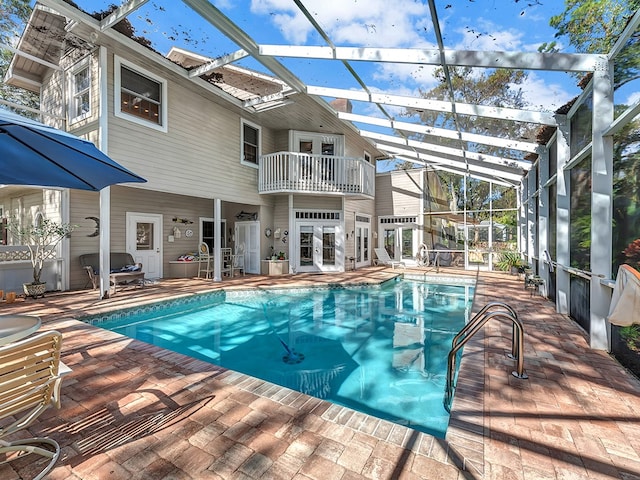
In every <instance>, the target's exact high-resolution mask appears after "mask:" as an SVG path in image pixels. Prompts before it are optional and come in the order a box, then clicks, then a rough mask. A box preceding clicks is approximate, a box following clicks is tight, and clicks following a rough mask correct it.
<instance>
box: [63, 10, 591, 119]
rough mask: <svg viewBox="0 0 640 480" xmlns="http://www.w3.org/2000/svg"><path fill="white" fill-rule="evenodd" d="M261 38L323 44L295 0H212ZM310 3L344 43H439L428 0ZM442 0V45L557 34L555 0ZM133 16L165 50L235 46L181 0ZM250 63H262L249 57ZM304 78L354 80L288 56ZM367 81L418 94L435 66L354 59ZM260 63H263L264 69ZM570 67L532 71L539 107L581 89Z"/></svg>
mask: <svg viewBox="0 0 640 480" xmlns="http://www.w3.org/2000/svg"><path fill="white" fill-rule="evenodd" d="M76 3H78V5H80V6H81V8H83V9H85V10H87V11H98V10H102V9H104V8H106V7H107V6H108V5H109V4H110V3H113V2H112V1H102V0H100V1H96V0H76ZM213 3H214V4H215V5H216V6H217V7H218V8H219V9H220V10H221V11H222V12H223V13H225V15H227V16H228V17H229V18H230V19H231V20H232V21H234V22H235V23H236V24H237V25H238V26H240V27H241V28H243V29H244V30H245V31H246V32H247V33H248V34H249V35H250V36H251V37H252V38H254V40H256V41H257V42H258V43H260V44H296V45H325V43H324V41H323V40H322V38H320V36H319V35H318V34H317V33H316V32H315V30H314V29H313V27H312V26H311V25H310V24H309V22H308V21H307V20H306V19H305V18H304V17H303V16H302V15H301V13H300V12H299V10H298V9H297V7H296V6H295V4H294V3H293V2H292V1H291V0H252V1H249V0H220V1H214V2H213ZM303 3H304V5H305V7H306V8H307V9H308V10H309V12H310V13H311V14H312V15H313V16H314V18H315V19H316V21H317V22H318V23H319V24H320V25H321V26H322V28H323V29H324V30H325V32H326V33H327V34H328V35H329V37H330V38H331V39H332V40H333V41H334V43H336V44H337V45H341V46H347V45H348V46H369V47H403V48H421V47H422V48H434V47H435V46H436V43H435V41H436V40H435V36H434V34H433V26H432V24H431V20H430V15H429V7H428V4H427V3H426V2H421V1H414V0H305V1H304V2H303ZM533 3H536V2H535V1H528V2H525V1H518V2H516V0H475V1H471V0H447V1H437V2H436V4H437V7H438V14H439V18H440V24H441V30H442V34H443V39H444V42H445V46H446V47H447V48H451V49H468V50H505V51H536V50H537V48H538V46H539V45H540V44H541V43H543V42H545V41H547V42H548V41H552V40H554V33H555V32H554V30H553V29H552V28H551V27H550V26H549V18H550V17H551V16H552V15H555V14H558V13H560V12H561V11H562V2H560V1H558V0H540V2H539V3H540V4H539V5H528V4H533ZM130 20H131V21H132V23H133V24H134V26H135V28H136V32H137V33H138V34H139V35H142V36H145V37H147V38H150V39H152V40H153V42H154V47H155V48H156V49H157V50H158V51H159V52H161V53H163V54H164V53H166V52H167V51H168V50H169V48H170V47H171V46H172V45H176V46H180V47H182V48H186V49H188V50H193V51H196V52H198V53H201V54H204V55H208V56H212V57H216V56H219V55H222V54H225V53H230V52H232V51H235V50H237V49H238V47H237V46H235V45H234V44H233V43H232V42H230V41H228V40H226V39H224V38H220V37H219V35H218V34H217V33H216V32H215V31H214V29H213V28H212V27H210V26H209V25H208V24H207V23H206V22H205V21H204V20H202V19H200V18H198V16H197V15H196V14H195V13H194V12H193V11H192V10H190V9H189V8H188V7H186V6H184V5H183V4H182V3H181V2H179V1H176V0H171V1H167V0H153V1H151V2H149V3H147V4H146V5H145V6H143V7H142V8H141V9H140V10H139V11H137V12H135V13H134V14H133V16H131V17H130ZM244 63H245V65H247V66H252V67H256V68H259V67H257V66H256V65H255V64H252V63H251V62H244ZM283 63H284V64H285V65H287V66H289V67H290V69H291V70H292V71H293V72H294V73H295V74H296V75H297V76H298V77H300V78H301V79H302V80H303V81H304V82H305V83H307V84H312V85H320V86H333V87H338V88H357V84H356V83H355V81H354V80H353V79H352V78H351V76H350V75H348V74H347V72H346V70H343V69H341V68H338V69H337V70H336V64H335V62H334V63H332V64H331V66H330V67H328V66H327V65H326V62H324V63H323V62H317V61H313V62H311V61H299V60H294V59H286V60H283ZM353 66H354V68H355V69H356V71H357V72H358V74H359V75H361V76H362V77H363V78H364V79H365V81H366V83H367V85H369V86H371V87H372V88H373V89H374V90H384V91H387V92H389V93H393V94H399V95H414V94H416V92H417V91H418V89H423V90H424V89H430V88H431V87H433V86H434V85H435V83H434V79H433V77H432V69H431V68H430V67H416V66H413V65H398V64H377V65H368V64H363V63H357V62H356V63H354V65H353ZM262 70H263V69H262ZM575 83H576V81H575V79H574V78H572V77H569V76H568V75H566V74H557V73H556V74H547V73H543V72H529V81H528V83H527V84H526V85H525V86H524V93H525V97H526V98H527V100H528V101H529V102H530V103H531V104H532V105H533V106H535V107H536V108H538V107H543V108H545V109H555V108H557V107H559V106H561V105H562V104H564V103H565V102H566V101H568V100H570V99H571V98H573V97H574V96H575V95H576V94H578V93H579V90H578V88H577V87H576V86H575Z"/></svg>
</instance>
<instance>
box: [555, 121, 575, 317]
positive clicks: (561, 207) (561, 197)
mask: <svg viewBox="0 0 640 480" xmlns="http://www.w3.org/2000/svg"><path fill="white" fill-rule="evenodd" d="M556 138H557V142H556V148H557V156H556V158H557V159H558V160H557V165H558V170H557V175H556V186H557V188H556V192H557V197H556V222H557V223H556V256H557V259H556V262H557V263H558V264H559V265H566V266H568V265H570V251H569V250H570V238H569V221H570V218H569V211H570V209H571V195H570V192H569V187H570V184H571V172H570V171H569V170H565V168H564V166H565V164H566V163H567V162H568V161H569V159H570V158H571V154H570V149H569V125H568V124H567V122H566V121H564V122H562V123H560V122H559V125H558V130H557V136H556ZM570 284H571V282H570V277H569V272H567V270H566V269H565V268H562V267H560V268H558V269H556V311H557V312H558V313H562V314H564V315H567V314H568V313H569V293H570V292H569V286H570Z"/></svg>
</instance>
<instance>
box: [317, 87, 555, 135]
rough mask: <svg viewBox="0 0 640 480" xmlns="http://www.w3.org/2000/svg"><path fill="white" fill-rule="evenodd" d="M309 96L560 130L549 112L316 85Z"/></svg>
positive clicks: (553, 115)
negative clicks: (454, 112)
mask: <svg viewBox="0 0 640 480" xmlns="http://www.w3.org/2000/svg"><path fill="white" fill-rule="evenodd" d="M307 93H308V94H309V95H319V96H322V97H333V98H346V99H349V100H356V101H362V102H371V103H377V104H380V105H395V106H399V107H406V108H415V109H418V110H431V111H436V112H450V113H452V112H453V108H454V106H455V111H456V113H458V114H462V115H472V116H476V117H487V118H497V119H500V120H514V121H518V122H527V123H536V124H541V125H549V126H552V127H557V126H558V122H557V120H556V118H555V114H553V113H547V112H534V111H531V110H519V109H516V108H507V107H487V106H484V105H470V104H466V103H458V102H456V103H454V104H452V103H451V102H443V101H441V100H428V99H425V98H414V97H406V96H400V95H388V94H380V93H375V94H371V95H369V94H367V93H366V92H362V91H355V90H346V89H341V88H327V87H319V86H314V85H307Z"/></svg>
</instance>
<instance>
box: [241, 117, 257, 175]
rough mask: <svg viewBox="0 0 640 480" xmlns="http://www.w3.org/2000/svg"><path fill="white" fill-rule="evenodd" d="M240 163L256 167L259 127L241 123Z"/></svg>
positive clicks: (244, 122)
mask: <svg viewBox="0 0 640 480" xmlns="http://www.w3.org/2000/svg"><path fill="white" fill-rule="evenodd" d="M241 142H242V163H246V164H249V165H255V166H257V165H258V160H259V159H260V127H258V126H257V125H254V124H252V123H249V122H247V121H245V120H243V121H242V138H241Z"/></svg>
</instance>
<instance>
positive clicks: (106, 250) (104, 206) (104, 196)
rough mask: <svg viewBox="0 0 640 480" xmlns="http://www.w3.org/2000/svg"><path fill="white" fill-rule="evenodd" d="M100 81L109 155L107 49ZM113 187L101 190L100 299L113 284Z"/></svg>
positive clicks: (104, 146)
mask: <svg viewBox="0 0 640 480" xmlns="http://www.w3.org/2000/svg"><path fill="white" fill-rule="evenodd" d="M98 55H99V57H98V60H99V61H98V81H99V83H100V88H99V92H100V93H99V102H100V115H99V125H98V136H99V138H100V150H101V151H102V152H103V153H104V154H108V149H109V143H108V138H109V135H108V121H107V119H108V118H109V106H108V102H107V92H108V91H109V90H108V76H107V49H106V48H105V47H102V46H101V47H100V50H99V52H98ZM110 252H111V187H105V188H103V189H102V190H100V252H99V253H100V255H99V265H100V291H99V292H98V294H99V296H100V298H109V292H110V291H111V283H110V282H109V272H110V271H111V258H110V256H109V255H110Z"/></svg>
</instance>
